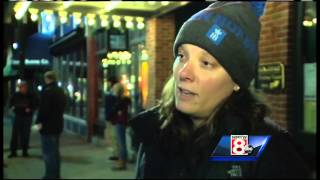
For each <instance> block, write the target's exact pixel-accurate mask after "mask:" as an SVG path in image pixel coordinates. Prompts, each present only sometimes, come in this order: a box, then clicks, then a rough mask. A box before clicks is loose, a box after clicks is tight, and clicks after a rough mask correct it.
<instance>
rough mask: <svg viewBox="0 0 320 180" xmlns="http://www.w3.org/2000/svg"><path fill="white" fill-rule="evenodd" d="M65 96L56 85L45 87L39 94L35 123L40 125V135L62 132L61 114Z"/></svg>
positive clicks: (51, 84) (64, 104) (64, 105)
mask: <svg viewBox="0 0 320 180" xmlns="http://www.w3.org/2000/svg"><path fill="white" fill-rule="evenodd" d="M65 107H66V96H65V94H64V92H63V90H62V89H61V88H60V87H58V86H57V84H56V83H50V84H48V85H46V86H45V88H44V89H43V92H42V94H41V99H40V107H39V112H38V117H37V120H36V123H37V124H38V123H41V124H42V129H41V130H40V133H41V134H52V135H58V134H60V133H61V132H62V130H63V113H64V110H65Z"/></svg>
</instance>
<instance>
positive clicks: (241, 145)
mask: <svg viewBox="0 0 320 180" xmlns="http://www.w3.org/2000/svg"><path fill="white" fill-rule="evenodd" d="M245 144H246V142H245V141H244V140H243V139H236V140H234V141H233V148H232V152H233V154H239V155H242V154H245V151H244V149H245Z"/></svg>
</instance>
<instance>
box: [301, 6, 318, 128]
mask: <svg viewBox="0 0 320 180" xmlns="http://www.w3.org/2000/svg"><path fill="white" fill-rule="evenodd" d="M303 12H304V17H303V22H302V47H303V50H301V52H302V59H303V115H304V116H303V119H304V123H303V125H304V126H303V127H304V128H303V130H304V131H305V132H308V133H316V127H317V126H316V119H317V118H316V116H317V111H316V106H317V103H316V101H317V99H316V97H317V94H316V93H317V92H316V86H317V80H316V78H317V76H316V71H317V63H316V23H317V15H316V12H317V11H316V2H304V10H303Z"/></svg>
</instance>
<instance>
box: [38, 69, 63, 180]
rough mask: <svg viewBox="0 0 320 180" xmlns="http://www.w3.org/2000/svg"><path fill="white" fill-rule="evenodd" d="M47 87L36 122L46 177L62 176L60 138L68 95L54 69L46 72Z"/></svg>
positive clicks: (44, 90) (42, 96)
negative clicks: (59, 82) (59, 83)
mask: <svg viewBox="0 0 320 180" xmlns="http://www.w3.org/2000/svg"><path fill="white" fill-rule="evenodd" d="M44 81H45V84H46V85H45V87H44V89H43V92H42V93H41V100H40V107H39V112H38V117H37V120H36V124H37V125H38V129H39V132H40V134H41V143H42V153H43V159H44V162H45V175H44V177H43V178H44V179H56V178H60V152H59V139H60V135H61V133H62V130H63V113H64V111H65V107H66V95H65V93H64V91H63V89H61V88H60V87H58V85H57V76H56V74H55V72H54V71H48V72H46V73H45V74H44Z"/></svg>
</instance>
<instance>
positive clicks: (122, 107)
mask: <svg viewBox="0 0 320 180" xmlns="http://www.w3.org/2000/svg"><path fill="white" fill-rule="evenodd" d="M112 91H113V93H114V94H115V95H116V97H117V99H116V103H115V110H116V113H115V115H114V116H113V117H112V121H113V122H114V123H115V126H116V132H117V134H116V139H117V143H118V147H119V160H118V162H117V164H116V165H115V166H113V167H112V170H116V171H117V170H125V169H126V164H127V156H128V152H127V143H126V127H127V124H128V110H129V105H130V103H131V102H130V98H128V97H127V96H125V94H124V87H123V85H122V84H121V83H120V82H118V83H116V84H115V85H114V86H113V87H112Z"/></svg>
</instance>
